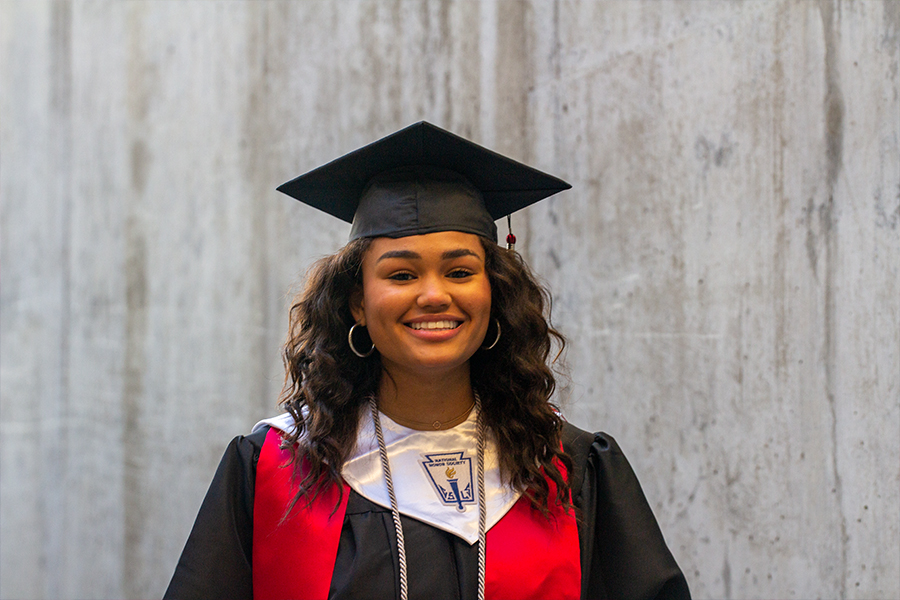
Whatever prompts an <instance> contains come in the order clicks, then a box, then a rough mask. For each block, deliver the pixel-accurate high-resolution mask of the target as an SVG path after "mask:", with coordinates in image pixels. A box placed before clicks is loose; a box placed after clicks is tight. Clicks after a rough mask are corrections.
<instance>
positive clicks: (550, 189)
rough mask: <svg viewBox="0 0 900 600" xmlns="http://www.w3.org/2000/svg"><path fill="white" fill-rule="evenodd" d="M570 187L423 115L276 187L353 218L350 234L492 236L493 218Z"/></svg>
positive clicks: (494, 231) (344, 217) (346, 218)
mask: <svg viewBox="0 0 900 600" xmlns="http://www.w3.org/2000/svg"><path fill="white" fill-rule="evenodd" d="M570 187H572V186H570V185H569V184H568V183H566V182H565V181H562V180H561V179H557V178H556V177H553V176H552V175H547V174H546V173H542V172H540V171H538V170H536V169H532V168H531V167H529V166H527V165H524V164H522V163H520V162H517V161H515V160H512V159H511V158H508V157H506V156H502V155H500V154H497V153H496V152H492V151H490V150H488V149H487V148H484V147H482V146H479V145H478V144H474V143H472V142H470V141H468V140H465V139H463V138H461V137H459V136H457V135H454V134H452V133H450V132H449V131H445V130H443V129H441V128H439V127H435V126H434V125H432V124H430V123H426V122H424V121H422V122H419V123H416V124H414V125H410V126H409V127H406V128H405V129H401V130H400V131H398V132H396V133H392V134H391V135H389V136H387V137H383V138H381V139H380V140H378V141H376V142H372V143H371V144H369V145H367V146H363V147H362V148H360V149H358V150H354V151H353V152H350V153H349V154H345V155H344V156H342V157H340V158H338V159H335V160H333V161H331V162H330V163H328V164H326V165H323V166H321V167H319V168H317V169H314V170H312V171H310V172H308V173H306V174H304V175H301V176H299V177H297V178H296V179H292V180H291V181H288V182H287V183H284V184H282V185H281V186H279V187H278V191H281V192H284V193H285V194H287V195H288V196H291V197H293V198H296V199H297V200H300V201H301V202H303V203H305V204H308V205H310V206H312V207H314V208H318V209H319V210H323V211H325V212H327V213H329V214H331V215H333V216H335V217H337V218H339V219H342V220H344V221H347V222H348V223H352V224H353V227H352V228H351V230H350V240H351V241H352V240H355V239H358V238H363V237H394V238H397V237H404V236H408V235H419V234H424V233H432V232H435V231H464V232H467V233H475V234H478V235H482V236H484V237H487V238H489V239H492V240H494V241H496V240H497V228H496V226H495V225H494V221H495V220H496V219H500V218H502V217H505V216H506V215H509V214H510V213H513V212H515V211H517V210H519V209H522V208H525V207H526V206H528V205H530V204H533V203H535V202H537V201H538V200H542V199H544V198H546V197H548V196H552V195H553V194H555V193H557V192H560V191H562V190H567V189H569V188H570Z"/></svg>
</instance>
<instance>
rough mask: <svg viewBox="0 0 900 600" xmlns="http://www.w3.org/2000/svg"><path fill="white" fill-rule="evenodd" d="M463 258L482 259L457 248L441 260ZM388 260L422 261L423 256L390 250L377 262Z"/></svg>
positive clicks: (409, 251) (467, 250)
mask: <svg viewBox="0 0 900 600" xmlns="http://www.w3.org/2000/svg"><path fill="white" fill-rule="evenodd" d="M463 256H474V257H475V258H477V259H479V260H480V259H481V257H480V256H479V255H478V254H476V253H474V252H472V251H471V250H469V249H468V248H457V249H455V250H445V251H444V252H442V253H441V260H450V259H454V258H461V257H463ZM388 258H405V259H407V260H421V258H422V255H421V254H419V253H418V252H413V251H412V250H389V251H388V252H385V253H384V254H382V255H381V256H379V257H378V260H377V261H375V262H380V261H382V260H385V259H388Z"/></svg>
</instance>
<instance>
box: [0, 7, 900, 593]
mask: <svg viewBox="0 0 900 600" xmlns="http://www.w3.org/2000/svg"><path fill="white" fill-rule="evenodd" d="M0 52H2V54H0V216H2V220H0V392H2V396H0V398H2V404H0V432H2V438H0V452H2V460H0V467H2V470H0V596H2V597H3V598H120V597H129V598H137V597H153V596H158V595H160V594H161V593H162V591H163V590H164V589H165V586H166V584H167V583H168V578H169V576H170V575H171V572H172V570H173V568H174V566H175V563H176V560H177V558H178V554H179V552H180V550H181V547H182V545H183V543H184V540H185V538H186V536H187V534H188V531H189V528H190V526H191V523H192V522H193V518H194V516H195V514H196V511H197V508H198V507H199V504H200V501H201V499H202V496H203V494H204V492H205V489H206V487H207V485H208V483H209V481H210V479H211V477H212V474H213V470H214V468H215V465H216V463H217V461H218V458H219V456H220V454H221V452H222V450H223V449H224V447H225V445H226V444H227V443H228V441H229V440H230V439H231V437H232V436H235V435H238V434H240V433H242V432H246V431H248V429H249V427H250V426H251V425H252V424H253V423H254V422H255V421H256V420H257V419H259V418H261V417H264V416H267V415H271V414H273V413H274V412H276V407H275V402H276V397H277V394H278V391H279V389H280V385H281V377H282V375H281V366H280V361H279V357H278V356H279V355H278V352H279V346H280V343H281V341H282V339H283V336H284V333H285V331H286V306H285V305H286V302H287V298H288V296H287V293H288V291H289V290H290V289H291V288H292V286H295V285H296V282H297V281H299V280H300V278H301V276H302V273H303V271H304V269H305V268H306V266H308V265H309V264H310V262H311V261H312V260H314V259H315V258H316V257H318V256H321V255H323V254H326V253H329V252H332V251H334V250H336V249H337V248H338V247H339V246H340V245H341V244H342V243H343V242H344V240H345V239H346V235H347V232H348V227H347V226H346V225H342V224H339V223H336V222H333V221H331V220H329V219H328V218H325V217H322V216H321V215H319V214H316V213H315V212H314V211H313V210H311V209H308V208H306V207H303V206H301V205H299V204H298V203H295V202H293V201H291V200H289V199H288V198H286V197H282V196H281V195H279V194H277V193H276V192H275V191H274V187H275V186H276V185H278V184H279V183H281V182H283V181H285V180H286V179H288V178H291V177H293V176H294V175H296V174H298V173H300V172H302V171H305V170H307V169H309V168H312V167H314V166H317V165H319V164H320V163H322V162H324V161H326V160H329V159H331V158H334V157H336V156H338V155H340V154H342V153H343V152H345V151H348V150H350V149H353V148H355V147H356V146H358V145H361V144H364V143H366V142H369V141H372V140H374V139H376V138H377V137H379V136H381V135H384V134H387V133H389V132H391V131H393V130H395V129H397V128H399V127H402V126H404V125H407V124H409V123H412V122H414V121H417V120H420V119H426V120H429V121H431V122H433V123H435V124H437V125H440V126H443V127H446V128H449V129H451V130H453V131H455V132H458V133H460V134H462V135H464V136H467V137H469V138H471V139H473V140H475V141H478V142H481V143H484V144H486V145H488V146H490V147H492V148H494V149H496V150H498V151H500V152H504V153H508V154H510V155H512V156H514V157H516V158H518V159H521V160H524V161H526V162H529V163H531V164H534V165H535V166H537V167H539V168H542V169H546V170H549V171H551V172H553V173H555V174H558V175H560V176H561V177H563V178H565V179H567V180H569V181H570V182H571V183H572V184H573V186H574V188H573V190H572V191H570V192H566V193H563V194H560V195H559V196H557V197H554V198H553V199H551V200H549V201H547V202H545V203H543V205H541V206H537V207H534V208H530V209H527V210H525V211H523V212H522V213H520V214H517V215H516V216H515V218H514V228H515V229H516V231H517V234H518V236H519V240H520V244H519V249H520V250H521V251H522V253H523V254H524V255H525V256H526V258H527V259H528V261H529V262H530V264H531V265H533V267H534V268H535V269H536V271H537V272H538V273H539V274H540V275H541V276H542V277H543V278H544V279H545V280H546V282H547V283H548V284H549V285H550V287H551V288H552V290H553V292H554V295H555V303H554V315H553V316H554V322H555V323H556V324H557V325H558V327H559V328H561V329H562V331H563V332H564V333H565V334H567V335H568V337H569V340H570V346H569V351H568V364H569V371H570V383H569V384H568V385H567V386H566V387H565V388H564V389H563V390H562V391H561V393H560V400H561V401H562V402H563V403H564V405H565V408H566V412H567V414H568V416H569V419H570V420H571V421H573V422H575V423H576V424H578V425H580V426H582V427H585V428H589V429H603V430H606V431H608V432H610V433H612V434H613V435H614V436H616V437H617V439H618V440H619V441H620V443H621V445H622V446H623V448H624V449H625V451H626V453H627V454H628V455H629V457H630V459H631V462H632V464H633V465H634V467H635V470H636V471H637V473H638V476H639V477H640V479H641V481H642V483H643V485H644V488H645V491H646V494H647V496H648V498H649V500H650V502H651V504H652V506H653V508H654V510H655V512H656V514H657V516H658V518H659V520H660V523H661V525H662V528H663V531H664V532H665V534H666V538H667V539H668V541H669V543H670V545H671V547H672V549H673V552H674V553H675V556H676V558H677V559H678V561H679V562H680V564H681V566H682V567H683V569H684V570H685V573H686V575H687V577H688V580H689V582H690V584H691V587H692V589H693V592H694V594H695V596H696V597H698V598H723V597H728V598H775V597H779V598H814V597H825V598H831V597H835V598H836V597H841V598H897V597H900V497H898V496H900V281H898V269H900V75H898V63H900V3H898V2H893V1H879V0H871V1H865V0H860V1H853V2H851V1H834V2H831V1H826V2H817V1H804V0H781V1H774V0H773V1H757V2H753V1H744V2H737V1H705V2H699V1H646V2H638V1H633V2H631V1H618V2H600V1H589V0H573V1H570V2H562V1H560V2H550V1H546V2H544V1H534V2H512V1H490V2H489V1H484V2H475V1H458V2H424V1H422V2H414V1H411V0H410V1H404V0H400V1H394V2H384V1H361V0H360V1H343V2H326V1H304V2H299V1H298V2H224V1H223V2H203V1H179V2H151V1H143V2H141V1H118V2H46V1H33V0H29V1H9V0H4V1H2V3H0ZM501 231H505V227H501Z"/></svg>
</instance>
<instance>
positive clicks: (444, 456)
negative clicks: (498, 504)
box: [421, 451, 475, 512]
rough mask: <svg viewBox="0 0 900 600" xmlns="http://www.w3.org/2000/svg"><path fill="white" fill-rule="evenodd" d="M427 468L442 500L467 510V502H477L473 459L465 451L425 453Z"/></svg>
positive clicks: (460, 509)
mask: <svg viewBox="0 0 900 600" xmlns="http://www.w3.org/2000/svg"><path fill="white" fill-rule="evenodd" d="M422 456H424V457H425V460H423V461H421V465H422V466H423V467H424V468H425V472H426V473H427V474H428V478H429V479H430V480H431V485H432V487H433V488H434V490H435V491H436V492H437V494H438V496H439V497H440V499H441V502H442V503H444V504H445V505H446V506H455V507H456V510H458V511H459V512H465V510H466V507H465V505H466V504H475V485H474V480H473V478H472V459H471V458H466V457H465V452H464V451H460V452H439V453H434V454H423V455H422Z"/></svg>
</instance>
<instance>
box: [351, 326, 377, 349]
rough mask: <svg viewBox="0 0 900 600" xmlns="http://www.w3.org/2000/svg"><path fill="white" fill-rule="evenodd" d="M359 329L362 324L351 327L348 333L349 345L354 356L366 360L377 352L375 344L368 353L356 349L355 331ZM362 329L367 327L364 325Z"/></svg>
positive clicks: (373, 343)
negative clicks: (354, 342) (354, 343)
mask: <svg viewBox="0 0 900 600" xmlns="http://www.w3.org/2000/svg"><path fill="white" fill-rule="evenodd" d="M357 327H360V324H359V323H354V324H353V327H351V328H350V331H349V332H348V333H347V343H348V344H349V345H350V351H351V352H353V354H355V355H357V356H358V357H360V358H366V357H368V356H372V353H373V352H375V342H372V347H371V348H369V351H368V352H360V351H359V350H357V349H356V346H354V345H353V330H354V329H356V328H357ZM362 327H365V325H362Z"/></svg>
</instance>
